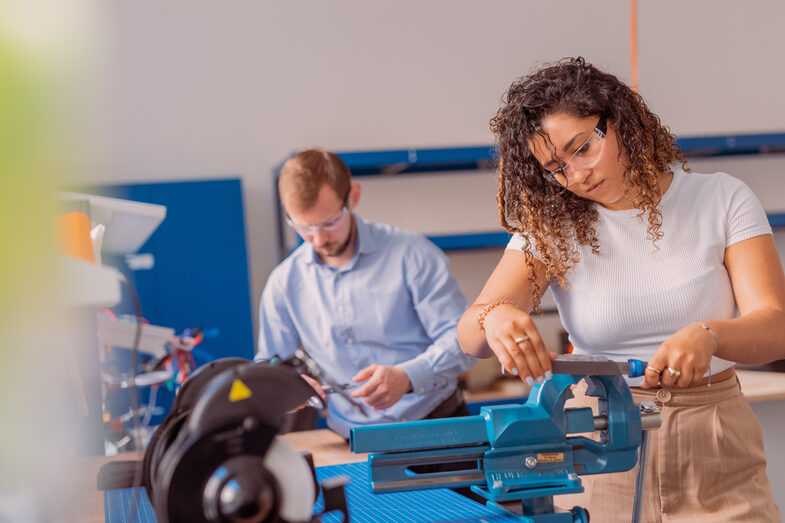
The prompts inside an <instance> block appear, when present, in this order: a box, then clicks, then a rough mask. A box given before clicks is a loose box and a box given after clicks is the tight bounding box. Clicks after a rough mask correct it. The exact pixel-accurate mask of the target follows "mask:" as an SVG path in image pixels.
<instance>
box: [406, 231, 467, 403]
mask: <svg viewBox="0 0 785 523" xmlns="http://www.w3.org/2000/svg"><path fill="white" fill-rule="evenodd" d="M404 265H405V266H404V271H405V280H406V285H407V286H408V287H409V292H410V294H411V297H412V302H413V305H414V308H415V310H416V311H417V315H418V317H419V319H420V323H421V324H422V326H423V328H424V330H425V332H426V333H427V334H428V336H429V337H430V339H431V344H430V345H429V346H428V348H427V349H426V350H425V352H423V353H422V354H420V355H418V356H416V357H414V358H412V359H410V360H408V361H405V362H403V363H400V364H398V367H400V368H402V369H403V370H404V371H406V374H407V375H408V376H409V380H410V381H411V383H412V389H413V392H415V393H416V394H425V393H427V392H429V391H432V390H434V389H438V388H441V387H444V386H445V385H447V383H448V381H450V380H454V379H455V378H457V377H458V376H459V375H461V374H462V373H464V372H466V371H467V370H469V369H470V368H471V367H472V366H473V365H474V363H475V361H476V359H475V358H473V357H471V356H468V355H466V354H464V352H463V351H462V350H461V348H460V346H459V345H458V336H457V330H458V320H459V319H460V317H461V314H463V312H464V311H465V310H466V308H467V307H468V303H467V302H466V298H465V297H464V296H463V293H461V290H460V288H459V287H458V284H457V282H456V281H455V279H454V278H453V277H452V275H451V274H450V263H449V260H448V259H447V256H445V255H444V253H443V252H442V251H441V250H440V249H439V248H438V247H436V246H435V245H434V244H433V243H431V242H430V241H429V240H427V239H426V238H423V237H419V238H417V239H416V240H415V241H414V242H412V245H411V248H410V249H409V251H408V253H407V256H406V257H405V258H404Z"/></svg>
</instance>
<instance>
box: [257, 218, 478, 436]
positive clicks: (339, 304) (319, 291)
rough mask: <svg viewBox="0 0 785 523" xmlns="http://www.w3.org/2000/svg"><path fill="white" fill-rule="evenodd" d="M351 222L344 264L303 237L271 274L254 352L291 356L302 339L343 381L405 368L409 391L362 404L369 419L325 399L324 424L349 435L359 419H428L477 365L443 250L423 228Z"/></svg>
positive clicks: (463, 302)
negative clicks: (378, 406)
mask: <svg viewBox="0 0 785 523" xmlns="http://www.w3.org/2000/svg"><path fill="white" fill-rule="evenodd" d="M355 219H356V222H357V252H356V253H355V255H354V257H353V258H352V260H351V261H350V262H349V263H347V264H346V265H345V266H343V267H341V268H340V269H338V268H334V267H330V266H328V265H324V264H322V263H321V262H320V261H319V258H318V257H317V255H316V253H315V252H314V249H313V246H311V244H309V243H303V244H302V245H300V246H299V247H298V248H297V249H295V251H294V252H292V254H291V255H289V256H288V257H287V258H286V259H285V260H284V261H283V262H282V263H281V264H280V265H279V266H278V267H276V268H275V269H274V270H273V272H272V273H271V274H270V277H269V278H268V280H267V284H266V285H265V288H264V291H263V292H262V299H261V303H260V306H259V348H258V352H257V354H256V359H257V360H266V359H270V358H272V357H273V356H275V355H277V356H279V357H281V358H288V357H291V356H292V355H293V354H294V352H295V350H297V349H298V348H299V347H300V346H302V347H303V348H304V349H305V350H306V351H307V352H308V353H309V354H310V355H311V357H313V359H314V360H315V361H316V362H317V363H318V364H319V366H320V367H321V368H322V369H323V371H324V372H325V373H326V374H327V375H328V376H330V377H331V378H332V379H333V380H335V381H336V382H337V383H352V377H353V376H354V375H355V374H356V373H357V372H359V371H360V370H361V369H363V368H365V367H367V366H369V365H372V364H374V363H378V364H380V365H395V366H398V367H399V368H402V369H403V370H404V371H406V373H407V375H408V376H409V380H410V381H411V383H412V389H413V391H412V392H411V393H407V394H405V395H404V396H403V398H402V399H401V400H400V401H399V402H397V403H396V404H395V405H393V406H392V407H390V408H388V409H385V410H381V411H378V410H374V409H372V408H370V407H367V406H366V409H365V410H366V412H367V413H368V414H369V417H368V418H365V417H363V416H362V415H361V414H360V413H358V412H357V411H356V410H355V409H353V408H352V406H351V405H350V404H349V403H348V402H347V401H346V400H344V399H343V398H341V397H340V396H339V395H338V394H331V395H330V396H328V399H329V414H328V417H327V424H328V426H329V427H330V428H331V429H333V430H334V431H335V432H337V433H338V434H340V435H342V436H343V437H348V436H349V429H350V428H351V427H353V426H355V425H369V424H376V423H390V422H394V421H407V420H417V419H422V418H424V417H425V416H426V415H428V414H429V413H430V412H431V411H432V410H433V409H434V408H436V406H437V405H439V404H440V403H441V402H442V401H444V400H445V399H447V398H448V397H449V396H450V395H451V394H452V393H453V391H454V390H455V387H456V385H457V379H456V378H457V377H458V376H459V375H460V374H462V373H463V372H465V371H467V370H468V369H470V368H471V366H472V365H473V364H474V362H475V359H474V358H472V357H470V356H467V355H465V354H464V353H463V352H462V351H461V349H460V347H459V346H458V340H457V325H458V319H459V318H460V316H461V314H463V312H464V310H466V307H467V303H466V299H465V298H464V296H463V294H462V293H461V291H460V289H459V288H458V285H457V283H456V282H455V279H454V278H453V277H452V276H451V275H450V266H449V262H448V260H447V257H446V256H445V255H444V253H443V252H442V251H441V250H439V248H438V247H436V246H435V245H434V244H433V243H431V242H430V241H429V240H428V239H426V238H425V237H423V236H421V235H420V234H417V233H413V232H410V231H405V230H402V229H398V228H396V227H393V226H391V225H385V224H376V223H371V222H367V221H365V220H363V219H361V218H359V217H358V216H356V215H355ZM358 401H362V399H359V400H358Z"/></svg>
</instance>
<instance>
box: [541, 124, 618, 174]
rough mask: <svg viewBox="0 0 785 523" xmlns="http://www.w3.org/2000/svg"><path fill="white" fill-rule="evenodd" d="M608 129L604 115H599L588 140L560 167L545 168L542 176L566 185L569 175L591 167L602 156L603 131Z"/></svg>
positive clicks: (603, 145) (603, 146)
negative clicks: (598, 119)
mask: <svg viewBox="0 0 785 523" xmlns="http://www.w3.org/2000/svg"><path fill="white" fill-rule="evenodd" d="M607 130H608V124H607V122H606V121H605V116H600V121H599V122H597V125H596V126H595V128H594V130H593V131H592V133H591V136H590V137H589V139H588V140H586V141H585V142H583V144H582V145H581V146H580V147H578V149H576V150H575V152H574V153H572V156H570V158H569V159H568V160H567V161H566V162H564V163H562V164H561V167H559V168H558V169H554V170H553V171H548V170H545V172H543V173H542V174H543V176H545V179H546V180H548V181H549V182H551V183H555V184H558V185H560V186H562V187H567V184H568V183H569V181H570V177H571V176H572V177H574V175H575V173H577V172H579V171H584V170H586V169H591V168H592V167H594V166H595V165H597V162H599V161H600V157H602V151H603V149H604V148H605V133H606V132H607Z"/></svg>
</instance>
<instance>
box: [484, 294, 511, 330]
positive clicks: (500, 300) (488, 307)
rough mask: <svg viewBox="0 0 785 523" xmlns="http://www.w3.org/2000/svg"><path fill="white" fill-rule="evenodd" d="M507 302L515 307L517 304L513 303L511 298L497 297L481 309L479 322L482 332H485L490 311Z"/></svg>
mask: <svg viewBox="0 0 785 523" xmlns="http://www.w3.org/2000/svg"><path fill="white" fill-rule="evenodd" d="M505 304H506V305H512V306H513V307H514V306H515V303H513V301H512V300H511V299H510V298H497V299H495V300H493V301H492V302H490V303H488V304H486V305H485V306H484V307H483V308H482V309H480V313H479V314H478V315H477V323H478V324H479V326H480V330H481V331H482V332H485V317H486V316H487V315H488V313H489V312H491V311H492V310H493V309H495V308H496V307H498V306H499V305H505Z"/></svg>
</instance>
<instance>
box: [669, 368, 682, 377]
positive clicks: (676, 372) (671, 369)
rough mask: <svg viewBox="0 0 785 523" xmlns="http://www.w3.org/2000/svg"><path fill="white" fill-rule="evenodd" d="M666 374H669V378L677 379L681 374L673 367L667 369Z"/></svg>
mask: <svg viewBox="0 0 785 523" xmlns="http://www.w3.org/2000/svg"><path fill="white" fill-rule="evenodd" d="M668 374H670V376H671V378H678V377H679V376H681V372H679V371H677V370H676V369H674V368H673V367H668Z"/></svg>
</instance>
